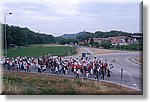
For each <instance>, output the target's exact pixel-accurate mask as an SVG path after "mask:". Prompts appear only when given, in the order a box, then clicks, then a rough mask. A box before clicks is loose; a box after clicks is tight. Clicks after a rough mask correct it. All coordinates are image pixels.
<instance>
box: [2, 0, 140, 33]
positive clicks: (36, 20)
mask: <svg viewBox="0 0 150 102" xmlns="http://www.w3.org/2000/svg"><path fill="white" fill-rule="evenodd" d="M139 3H140V0H2V4H1V6H2V9H3V13H2V14H1V15H4V14H5V13H8V12H12V13H13V15H11V17H10V16H9V17H8V19H7V22H8V23H9V24H13V25H18V26H26V27H29V28H30V29H32V30H34V31H39V30H40V31H41V32H45V33H53V34H57V35H61V34H63V33H65V32H68V33H69V32H77V31H81V30H83V29H86V30H90V31H95V30H99V29H101V30H109V29H113V28H115V29H117V28H119V29H122V30H127V31H137V24H138V23H137V22H139V17H138V14H139V11H138V10H139V8H138V4H139ZM3 17H4V16H2V18H1V21H3V19H4V18H3ZM131 25H132V26H133V27H132V26H131ZM58 29H59V30H58Z"/></svg>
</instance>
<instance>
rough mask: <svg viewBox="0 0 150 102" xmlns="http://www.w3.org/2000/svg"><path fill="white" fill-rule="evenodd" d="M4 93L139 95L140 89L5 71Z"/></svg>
mask: <svg viewBox="0 0 150 102" xmlns="http://www.w3.org/2000/svg"><path fill="white" fill-rule="evenodd" d="M2 94H15V95H17V94H23V95H34V94H35V95H38V94H40V95H46V94H47V95H56V94H60V95H62V94H65V95H79V94H83V95H89V94H94V95H124V94H129V95H139V94H142V93H141V92H140V91H137V90H133V89H130V88H127V87H123V86H119V85H116V84H111V83H106V82H98V81H92V80H86V79H84V80H83V81H82V80H80V79H75V78H66V77H60V76H50V75H48V74H33V73H23V72H4V76H3V92H2Z"/></svg>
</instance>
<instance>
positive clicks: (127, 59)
mask: <svg viewBox="0 0 150 102" xmlns="http://www.w3.org/2000/svg"><path fill="white" fill-rule="evenodd" d="M129 58H131V57H127V58H126V61H127V62H129V63H131V64H134V65H136V66H142V65H139V64H136V63H133V62H131V61H129Z"/></svg>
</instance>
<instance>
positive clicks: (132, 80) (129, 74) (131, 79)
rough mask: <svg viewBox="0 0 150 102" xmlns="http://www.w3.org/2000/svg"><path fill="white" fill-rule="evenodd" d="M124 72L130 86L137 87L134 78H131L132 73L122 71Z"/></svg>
mask: <svg viewBox="0 0 150 102" xmlns="http://www.w3.org/2000/svg"><path fill="white" fill-rule="evenodd" d="M124 72H125V73H126V74H127V75H128V77H129V80H130V82H131V86H134V87H135V88H137V89H139V88H138V86H137V84H136V82H135V80H134V78H133V76H132V74H131V73H130V72H128V71H124Z"/></svg>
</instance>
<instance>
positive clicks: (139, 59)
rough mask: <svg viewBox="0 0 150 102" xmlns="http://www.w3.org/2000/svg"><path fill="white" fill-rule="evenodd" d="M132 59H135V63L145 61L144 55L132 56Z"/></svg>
mask: <svg viewBox="0 0 150 102" xmlns="http://www.w3.org/2000/svg"><path fill="white" fill-rule="evenodd" d="M132 61H134V62H135V63H137V64H138V63H139V64H141V63H143V57H142V56H141V57H134V58H132Z"/></svg>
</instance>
